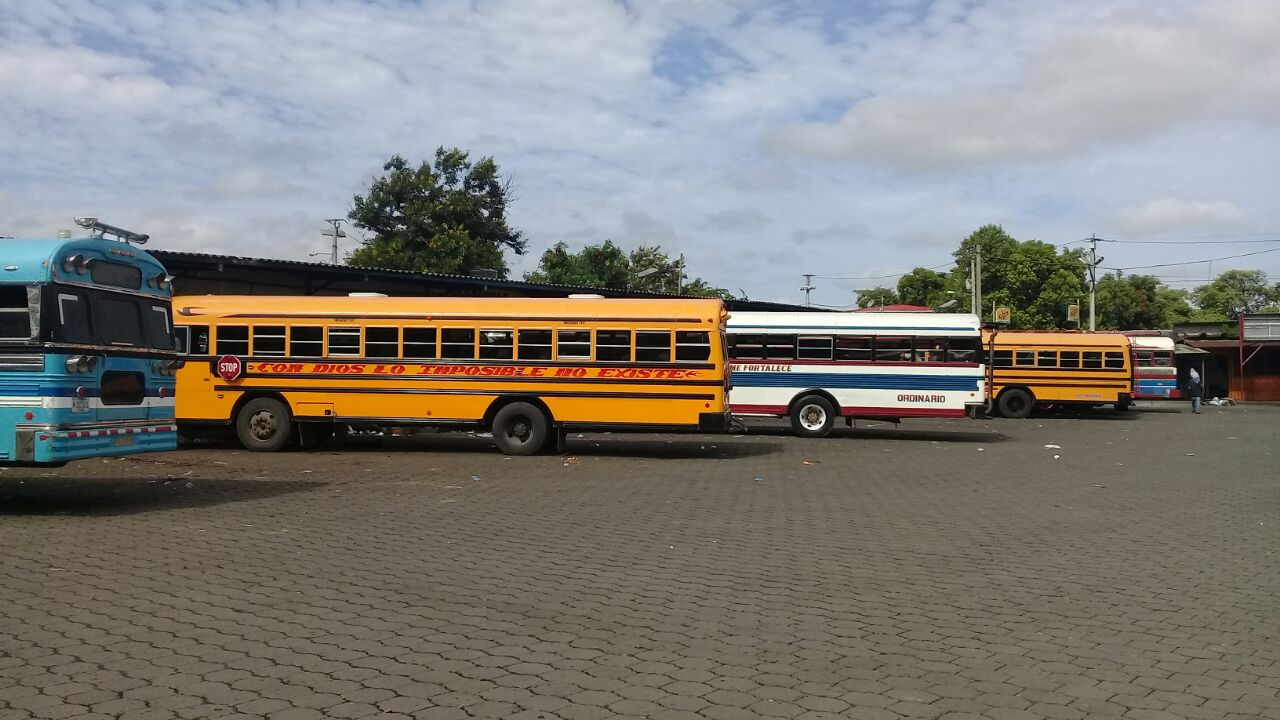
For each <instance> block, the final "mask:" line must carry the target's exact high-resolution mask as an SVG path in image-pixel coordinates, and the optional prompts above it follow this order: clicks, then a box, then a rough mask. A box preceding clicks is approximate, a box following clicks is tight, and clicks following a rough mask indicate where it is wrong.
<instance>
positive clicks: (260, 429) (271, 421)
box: [249, 410, 276, 440]
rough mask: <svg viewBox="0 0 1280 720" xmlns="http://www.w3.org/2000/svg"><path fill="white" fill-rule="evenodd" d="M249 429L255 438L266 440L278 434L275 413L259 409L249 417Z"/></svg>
mask: <svg viewBox="0 0 1280 720" xmlns="http://www.w3.org/2000/svg"><path fill="white" fill-rule="evenodd" d="M249 430H250V431H251V432H252V433H253V436H254V437H255V438H258V439H259V440H266V439H268V438H270V437H271V436H272V435H275V434H276V416H275V413H272V412H269V411H267V410H259V411H258V412H256V413H254V414H253V415H252V416H250V417H249Z"/></svg>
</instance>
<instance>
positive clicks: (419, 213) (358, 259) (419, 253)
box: [347, 147, 526, 278]
mask: <svg viewBox="0 0 1280 720" xmlns="http://www.w3.org/2000/svg"><path fill="white" fill-rule="evenodd" d="M382 169H383V171H384V173H385V174H384V175H382V176H380V177H376V178H374V179H373V181H372V182H371V183H370V185H369V191H368V192H367V193H366V194H364V195H356V196H355V198H354V199H353V200H352V206H351V212H350V213H349V214H348V216H347V217H349V218H350V219H351V222H352V223H353V224H354V225H355V226H356V227H358V228H360V229H362V230H365V231H367V232H370V233H372V234H373V235H372V237H370V238H368V239H366V240H364V241H363V242H364V244H363V246H362V247H360V248H358V249H356V250H355V251H354V252H352V253H351V255H350V256H348V258H347V262H348V263H350V264H351V265H353V266H356V267H367V268H390V269H394V270H412V271H416V272H434V273H461V274H469V273H474V272H476V271H492V272H494V273H496V274H497V276H498V277H503V278H505V277H506V276H507V263H506V259H505V258H504V257H503V253H504V252H505V251H506V250H511V251H512V252H515V253H516V254H517V255H521V254H523V253H524V252H525V247H526V242H525V239H524V236H523V234H522V233H521V232H520V231H519V230H516V229H514V228H512V227H511V226H510V225H508V224H507V202H508V199H509V194H510V184H509V182H508V181H506V180H505V179H504V178H503V177H502V176H501V175H500V174H499V172H498V164H497V163H496V162H494V160H493V158H491V157H484V158H481V159H480V160H478V161H476V162H474V163H473V162H471V160H470V158H469V157H468V154H467V153H466V152H464V151H462V150H459V149H458V148H449V149H446V148H443V147H441V148H438V149H436V154H435V160H434V162H427V161H423V162H422V163H421V164H420V165H419V166H418V167H416V168H415V167H412V166H410V165H409V163H408V162H407V161H405V159H404V158H403V157H401V156H399V155H395V156H392V157H391V159H390V160H388V161H387V162H386V164H384V165H383V166H382Z"/></svg>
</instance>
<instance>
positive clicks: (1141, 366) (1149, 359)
mask: <svg viewBox="0 0 1280 720" xmlns="http://www.w3.org/2000/svg"><path fill="white" fill-rule="evenodd" d="M1125 335H1128V337H1129V346H1130V348H1131V351H1132V355H1133V397H1134V398H1135V399H1144V400H1177V399H1178V398H1180V397H1181V396H1182V393H1181V392H1179V391H1178V368H1177V367H1176V366H1175V365H1174V362H1173V338H1168V337H1164V336H1162V335H1145V334H1137V333H1133V334H1130V333H1125Z"/></svg>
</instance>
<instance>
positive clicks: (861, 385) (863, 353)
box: [728, 312, 987, 437]
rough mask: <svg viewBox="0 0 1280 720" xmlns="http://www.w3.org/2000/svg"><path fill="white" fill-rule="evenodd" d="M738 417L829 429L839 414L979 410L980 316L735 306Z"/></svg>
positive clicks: (734, 405)
mask: <svg viewBox="0 0 1280 720" xmlns="http://www.w3.org/2000/svg"><path fill="white" fill-rule="evenodd" d="M728 343H729V358H730V361H731V372H732V375H731V384H732V390H731V391H730V394H729V404H730V408H731V410H732V412H733V413H734V414H735V415H766V416H767V415H772V416H776V417H789V418H790V419H791V425H792V428H793V429H794V430H795V432H796V434H797V435H800V436H802V437H823V436H825V435H827V434H828V433H829V432H831V428H832V426H833V425H834V423H835V419H836V418H837V417H843V418H845V420H846V422H850V423H851V422H852V421H853V419H854V418H866V419H877V420H892V421H895V422H896V421H898V420H900V419H902V418H912V417H928V418H938V417H965V416H966V415H968V416H970V417H977V416H979V415H981V414H982V413H983V412H984V410H985V408H986V402H987V394H986V372H985V369H986V366H985V363H984V353H983V352H981V349H982V330H981V326H980V323H979V320H978V317H977V316H976V315H968V314H949V313H822V312H797V313H776V312H735V313H731V314H730V316H729V327H728Z"/></svg>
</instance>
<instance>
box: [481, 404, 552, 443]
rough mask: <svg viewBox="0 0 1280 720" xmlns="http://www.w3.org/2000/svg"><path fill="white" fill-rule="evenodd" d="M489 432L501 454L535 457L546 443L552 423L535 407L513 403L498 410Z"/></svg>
mask: <svg viewBox="0 0 1280 720" xmlns="http://www.w3.org/2000/svg"><path fill="white" fill-rule="evenodd" d="M491 429H492V432H493V442H494V444H496V445H497V446H498V449H499V450H501V451H502V453H503V454H504V455H534V454H536V453H537V452H538V451H539V450H542V448H543V447H544V446H545V445H546V444H547V435H548V433H549V432H550V430H551V422H550V421H549V420H548V419H547V415H546V413H544V412H542V410H541V409H540V408H538V407H537V406H535V405H531V404H529V403H524V402H515V403H511V404H510V405H504V406H503V407H502V409H500V410H498V412H497V413H496V414H495V415H494V416H493V427H492V428H491Z"/></svg>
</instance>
